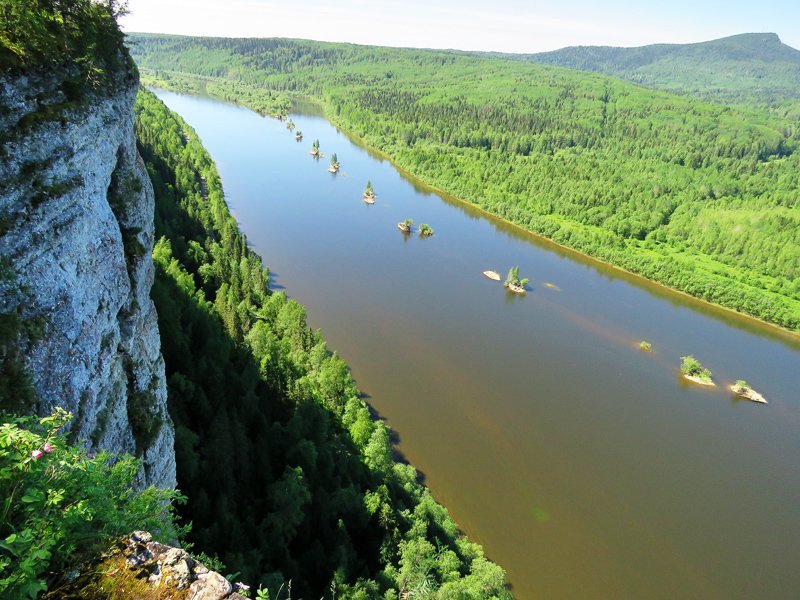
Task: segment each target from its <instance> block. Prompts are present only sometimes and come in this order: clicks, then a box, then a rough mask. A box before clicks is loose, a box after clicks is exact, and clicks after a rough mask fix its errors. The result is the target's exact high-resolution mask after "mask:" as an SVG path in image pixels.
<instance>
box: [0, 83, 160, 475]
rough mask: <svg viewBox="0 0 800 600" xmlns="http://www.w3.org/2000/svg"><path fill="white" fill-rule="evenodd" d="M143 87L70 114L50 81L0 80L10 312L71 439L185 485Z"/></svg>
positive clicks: (127, 86) (0, 223) (44, 398)
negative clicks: (169, 377)
mask: <svg viewBox="0 0 800 600" xmlns="http://www.w3.org/2000/svg"><path fill="white" fill-rule="evenodd" d="M135 79H136V78H135V75H134V74H132V73H128V74H127V75H126V79H125V80H124V81H123V82H122V83H121V85H119V86H117V91H114V92H109V93H104V94H98V95H96V96H93V97H91V98H90V99H89V100H85V99H84V100H82V101H81V102H76V101H71V100H70V98H69V89H65V86H64V85H63V82H60V81H59V80H58V78H56V77H54V76H38V77H37V76H33V75H25V76H21V75H17V76H14V77H11V76H6V77H5V78H3V77H0V141H2V147H0V255H1V256H3V257H4V258H5V259H6V261H7V263H8V264H9V265H10V266H11V268H12V269H13V271H14V273H15V280H9V279H8V278H5V279H4V281H3V282H2V283H0V312H3V313H10V312H12V313H13V312H16V313H17V314H18V315H19V316H20V317H21V318H22V319H23V320H26V321H27V322H36V323H38V324H39V326H40V327H39V329H40V331H39V334H38V335H33V336H31V335H28V336H27V337H26V336H24V335H23V336H21V337H22V338H24V339H20V340H19V341H18V343H19V344H21V345H24V346H25V351H24V352H23V353H21V356H22V357H23V361H24V363H25V366H26V367H27V369H28V371H29V373H30V375H31V378H32V384H33V387H34V388H35V391H36V394H37V396H38V404H37V406H35V407H30V409H31V410H33V411H34V412H37V413H40V414H45V413H49V412H50V411H51V409H52V408H53V407H54V406H63V407H64V408H66V409H67V410H70V411H71V412H72V413H73V414H74V419H73V421H72V424H71V431H70V437H71V439H73V440H85V443H86V444H87V445H88V446H89V448H90V449H91V448H102V449H107V450H110V451H113V452H127V453H132V454H136V455H138V456H140V457H141V458H142V460H143V463H144V467H143V472H142V474H141V475H142V478H143V482H144V483H147V484H155V485H159V486H174V485H175V456H174V450H173V446H174V444H173V442H174V430H173V426H172V422H171V420H170V418H169V415H168V413H167V407H166V402H167V395H166V384H165V378H164V361H163V358H162V357H161V347H160V339H159V333H158V326H157V321H156V313H155V308H154V306H153V303H152V301H151V300H150V288H151V286H152V282H153V276H154V271H153V263H152V260H151V257H150V255H151V251H152V247H153V203H154V198H153V190H152V186H151V183H150V180H149V178H148V177H147V173H146V170H145V168H144V164H143V162H142V160H141V158H140V157H139V155H138V153H137V150H136V142H135V138H134V134H133V102H134V99H135V95H136V81H135Z"/></svg>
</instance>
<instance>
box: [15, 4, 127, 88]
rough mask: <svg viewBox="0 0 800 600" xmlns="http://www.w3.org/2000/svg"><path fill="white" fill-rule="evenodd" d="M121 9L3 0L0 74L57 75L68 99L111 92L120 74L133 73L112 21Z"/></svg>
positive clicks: (121, 39)
mask: <svg viewBox="0 0 800 600" xmlns="http://www.w3.org/2000/svg"><path fill="white" fill-rule="evenodd" d="M125 5H126V2H124V1H122V2H120V1H117V0H105V1H103V2H97V1H93V0H4V1H3V2H2V3H0V12H1V14H2V16H0V72H2V71H5V70H11V71H25V72H30V71H40V72H47V73H49V74H51V75H52V74H54V73H58V74H59V75H63V76H64V77H63V79H64V82H63V84H62V90H63V92H64V93H65V95H66V96H67V98H69V99H77V98H79V97H81V96H83V95H85V94H86V92H87V91H89V90H97V89H102V88H109V87H113V85H114V82H115V80H116V75H117V74H118V73H119V72H124V73H128V72H132V71H134V69H132V68H131V63H130V57H129V55H128V51H127V49H126V48H125V46H124V45H123V40H124V36H123V34H122V32H121V31H120V30H119V27H118V26H117V21H116V19H117V17H118V16H119V15H120V14H123V13H124V12H125V10H126V9H125Z"/></svg>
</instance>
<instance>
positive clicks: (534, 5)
mask: <svg viewBox="0 0 800 600" xmlns="http://www.w3.org/2000/svg"><path fill="white" fill-rule="evenodd" d="M129 8H130V11H131V14H130V15H129V16H128V17H126V18H125V19H124V20H123V27H124V28H125V29H126V30H127V31H147V32H158V33H180V34H187V35H214V36H228V37H293V38H304V39H313V40H326V41H332V42H354V43H358V44H377V45H382V46H412V47H422V48H458V49H462V50H498V51H504V52H538V51H541V50H554V49H556V48H561V47H564V46H574V45H581V44H583V45H596V44H602V45H614V46H639V45H644V44H652V43H657V42H698V41H703V40H709V39H714V38H718V37H723V36H726V35H732V34H735V33H744V32H750V31H759V32H765V31H772V32H775V33H777V34H778V35H780V36H781V39H782V40H783V41H784V43H787V44H789V45H790V46H794V47H795V48H800V0H749V1H744V0H661V1H653V0H547V1H544V0H529V1H525V0H484V1H480V2H479V1H477V0H428V1H424V0H373V1H369V0H283V1H282V2H275V1H273V0H130V3H129Z"/></svg>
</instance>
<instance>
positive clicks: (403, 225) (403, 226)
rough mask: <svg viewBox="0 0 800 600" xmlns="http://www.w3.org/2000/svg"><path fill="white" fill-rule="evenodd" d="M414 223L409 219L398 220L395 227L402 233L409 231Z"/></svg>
mask: <svg viewBox="0 0 800 600" xmlns="http://www.w3.org/2000/svg"><path fill="white" fill-rule="evenodd" d="M413 225H414V221H412V220H411V219H406V220H405V221H400V222H399V223H398V224H397V228H398V229H399V230H400V231H402V232H403V233H411V227H412V226H413Z"/></svg>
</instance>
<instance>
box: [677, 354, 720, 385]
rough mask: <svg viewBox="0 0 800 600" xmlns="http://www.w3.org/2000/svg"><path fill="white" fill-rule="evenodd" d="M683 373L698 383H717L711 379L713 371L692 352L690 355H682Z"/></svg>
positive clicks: (685, 377)
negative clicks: (702, 363)
mask: <svg viewBox="0 0 800 600" xmlns="http://www.w3.org/2000/svg"><path fill="white" fill-rule="evenodd" d="M681 373H682V374H683V378H684V379H688V380H689V381H691V382H693V383H696V384H698V385H708V386H714V385H716V384H715V383H714V380H713V379H711V371H709V370H708V369H706V368H705V367H704V366H703V365H701V364H700V361H699V360H697V359H696V358H695V357H694V356H692V355H691V354H690V355H689V356H681Z"/></svg>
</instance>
